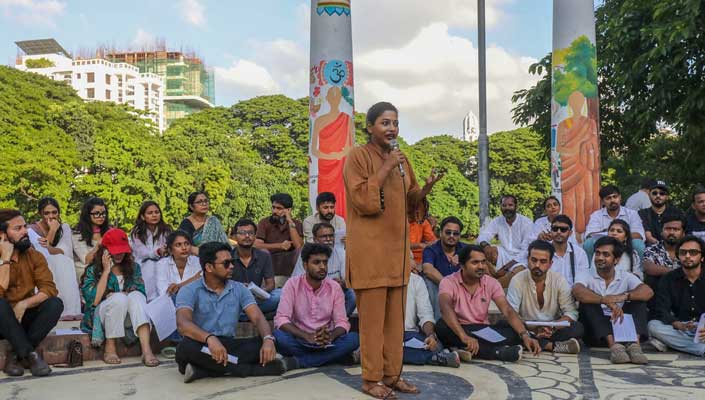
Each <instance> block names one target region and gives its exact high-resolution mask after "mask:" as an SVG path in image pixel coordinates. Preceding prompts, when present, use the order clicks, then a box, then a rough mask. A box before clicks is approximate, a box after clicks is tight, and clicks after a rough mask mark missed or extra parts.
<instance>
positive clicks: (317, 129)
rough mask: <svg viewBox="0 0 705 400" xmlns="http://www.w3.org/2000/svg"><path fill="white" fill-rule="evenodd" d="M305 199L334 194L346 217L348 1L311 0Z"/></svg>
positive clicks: (351, 132)
mask: <svg viewBox="0 0 705 400" xmlns="http://www.w3.org/2000/svg"><path fill="white" fill-rule="evenodd" d="M309 83H310V85H311V87H310V92H309V101H310V108H309V122H310V128H309V129H310V136H309V137H310V139H309V199H310V202H311V208H312V209H313V210H314V211H315V209H316V197H317V196H318V194H319V193H321V192H332V193H333V194H334V195H335V198H336V207H335V209H336V210H335V211H336V214H338V215H340V216H342V217H343V218H345V186H344V184H343V164H344V163H345V156H346V155H347V154H348V152H349V151H350V150H351V149H352V147H353V145H354V143H355V125H354V121H353V119H354V115H355V114H354V104H355V102H354V96H353V94H354V91H353V63H352V28H351V20H350V0H337V1H332V0H311V69H310V79H309Z"/></svg>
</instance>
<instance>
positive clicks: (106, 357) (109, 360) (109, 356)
mask: <svg viewBox="0 0 705 400" xmlns="http://www.w3.org/2000/svg"><path fill="white" fill-rule="evenodd" d="M103 362H104V363H106V364H111V365H117V364H120V363H121V362H122V360H121V359H120V357H118V355H117V354H115V353H105V354H103Z"/></svg>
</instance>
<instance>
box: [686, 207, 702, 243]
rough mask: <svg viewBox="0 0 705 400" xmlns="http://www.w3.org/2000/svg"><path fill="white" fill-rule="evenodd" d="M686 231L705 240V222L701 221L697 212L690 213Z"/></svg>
mask: <svg viewBox="0 0 705 400" xmlns="http://www.w3.org/2000/svg"><path fill="white" fill-rule="evenodd" d="M685 233H687V234H689V235H695V236H697V237H699V238H700V239H703V240H705V222H703V221H699V220H698V217H696V216H695V213H688V223H687V224H686V226H685Z"/></svg>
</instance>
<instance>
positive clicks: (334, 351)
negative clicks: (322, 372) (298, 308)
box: [274, 329, 360, 368]
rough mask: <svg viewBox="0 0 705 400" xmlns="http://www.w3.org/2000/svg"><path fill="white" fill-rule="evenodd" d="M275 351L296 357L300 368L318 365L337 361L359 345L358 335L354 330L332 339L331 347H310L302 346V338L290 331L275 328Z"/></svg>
mask: <svg viewBox="0 0 705 400" xmlns="http://www.w3.org/2000/svg"><path fill="white" fill-rule="evenodd" d="M274 337H276V338H277V351H278V352H279V353H281V354H282V355H283V356H288V357H291V356H293V357H294V358H296V361H298V362H299V366H301V367H302V368H310V367H320V366H322V365H325V364H329V363H332V362H336V361H339V360H341V359H343V358H344V357H346V356H348V355H349V354H350V353H352V352H353V351H355V350H357V348H358V347H360V337H359V336H358V335H357V333H356V332H348V333H346V334H344V335H340V336H338V337H337V338H336V339H335V340H334V341H333V345H334V346H333V347H329V348H327V349H312V348H310V347H306V346H304V344H303V343H304V342H303V341H302V339H299V338H297V337H296V336H294V335H292V334H291V333H288V332H284V331H282V330H279V329H276V330H275V331H274Z"/></svg>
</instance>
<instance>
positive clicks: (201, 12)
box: [178, 0, 206, 28]
mask: <svg viewBox="0 0 705 400" xmlns="http://www.w3.org/2000/svg"><path fill="white" fill-rule="evenodd" d="M178 8H179V12H180V13H181V17H182V18H183V19H184V21H186V22H187V23H189V24H191V25H193V26H195V27H198V28H202V27H204V26H205V25H206V8H205V6H204V5H203V3H202V1H201V0H181V1H179V4H178Z"/></svg>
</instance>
